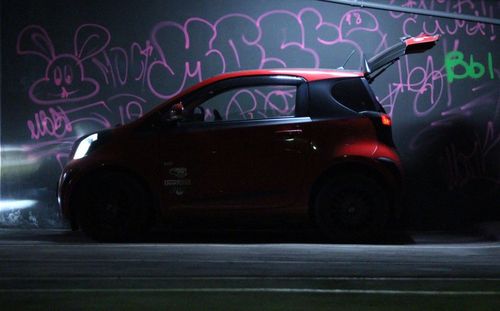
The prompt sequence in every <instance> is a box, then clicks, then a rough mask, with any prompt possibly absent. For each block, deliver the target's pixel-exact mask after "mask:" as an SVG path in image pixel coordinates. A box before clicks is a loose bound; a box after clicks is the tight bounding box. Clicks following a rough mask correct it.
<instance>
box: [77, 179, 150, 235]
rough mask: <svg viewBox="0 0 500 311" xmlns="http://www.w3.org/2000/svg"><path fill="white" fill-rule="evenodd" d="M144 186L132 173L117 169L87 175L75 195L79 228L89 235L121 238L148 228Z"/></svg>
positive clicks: (140, 232) (147, 207) (139, 233)
mask: <svg viewBox="0 0 500 311" xmlns="http://www.w3.org/2000/svg"><path fill="white" fill-rule="evenodd" d="M147 202H148V200H147V195H146V191H145V190H144V188H143V187H142V186H141V185H140V184H139V183H138V182H137V181H136V180H135V179H134V178H132V177H130V176H128V175H125V174H122V173H116V172H106V173H101V174H99V175H96V176H92V178H87V179H86V181H85V182H84V183H83V184H82V185H81V187H80V189H79V191H78V194H77V196H76V199H75V204H76V208H77V219H78V223H79V225H80V228H81V229H82V231H83V232H84V233H85V234H87V235H88V236H90V237H91V238H92V239H95V240H98V241H103V242H122V241H128V240H131V239H134V238H137V237H139V236H140V235H141V234H142V233H143V232H144V231H145V229H146V228H147V224H148V212H149V206H148V204H147Z"/></svg>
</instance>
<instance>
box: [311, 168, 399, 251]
mask: <svg viewBox="0 0 500 311" xmlns="http://www.w3.org/2000/svg"><path fill="white" fill-rule="evenodd" d="M389 203H390V201H389V197H388V194H387V192H386V191H385V189H384V187H382V185H381V184H380V183H379V182H378V181H377V180H375V179H373V178H371V177H368V176H364V175H362V174H344V175H341V176H336V177H335V178H331V179H329V180H328V181H327V182H326V183H324V184H323V186H322V187H321V188H320V190H319V191H318V193H317V196H316V198H315V200H314V206H313V208H314V210H313V212H314V218H315V221H316V223H317V225H318V227H319V229H320V230H321V231H322V232H323V233H324V234H325V236H327V237H328V238H330V239H332V240H343V241H366V240H372V239H376V238H377V237H380V236H381V235H382V234H383V231H384V228H385V225H386V224H387V222H388V219H389V216H390V204H389Z"/></svg>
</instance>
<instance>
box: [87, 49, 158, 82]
mask: <svg viewBox="0 0 500 311" xmlns="http://www.w3.org/2000/svg"><path fill="white" fill-rule="evenodd" d="M152 54H153V46H152V45H151V43H150V41H149V40H146V42H145V44H144V46H142V45H141V44H140V43H138V42H134V43H132V44H131V45H130V47H129V48H128V49H126V48H122V47H116V46H115V47H112V48H110V49H109V50H106V51H103V53H102V55H101V56H100V57H94V58H92V62H93V63H94V64H95V65H96V66H97V67H98V68H99V71H100V72H101V74H102V77H103V78H104V82H105V83H106V84H111V85H112V86H113V87H117V86H125V85H127V84H128V83H131V82H135V81H141V82H142V84H143V85H144V83H145V81H146V74H147V70H148V67H149V64H150V61H151V56H152Z"/></svg>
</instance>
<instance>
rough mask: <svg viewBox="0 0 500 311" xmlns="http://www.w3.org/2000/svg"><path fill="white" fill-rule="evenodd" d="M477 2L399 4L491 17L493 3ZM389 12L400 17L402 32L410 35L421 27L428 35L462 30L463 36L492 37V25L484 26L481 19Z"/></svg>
mask: <svg viewBox="0 0 500 311" xmlns="http://www.w3.org/2000/svg"><path fill="white" fill-rule="evenodd" d="M398 2H399V1H398ZM390 3H391V4H394V3H395V0H391V1H390ZM480 3H481V4H480V5H479V4H478V3H476V4H475V3H474V2H473V1H471V0H457V1H455V2H454V4H453V1H444V0H418V1H415V0H406V1H405V2H404V3H403V4H401V6H403V7H408V8H419V9H425V10H437V11H444V12H452V13H458V14H468V15H472V16H483V17H492V18H493V17H494V16H493V10H494V7H495V5H496V4H494V3H489V4H486V3H485V1H481V2H480ZM398 4H399V3H398ZM390 14H391V16H392V17H393V18H395V19H401V20H402V25H403V33H404V34H405V35H412V34H415V33H419V32H421V31H423V32H424V33H427V34H432V35H434V34H440V35H450V36H455V35H458V34H465V35H467V36H476V35H480V36H485V37H489V39H490V40H491V41H494V40H495V39H496V34H495V27H494V26H493V25H491V26H490V27H486V25H485V24H484V23H481V22H466V21H463V20H458V19H456V20H451V19H439V18H430V19H429V18H427V17H425V16H420V15H414V14H411V15H409V14H404V13H395V12H391V13H390Z"/></svg>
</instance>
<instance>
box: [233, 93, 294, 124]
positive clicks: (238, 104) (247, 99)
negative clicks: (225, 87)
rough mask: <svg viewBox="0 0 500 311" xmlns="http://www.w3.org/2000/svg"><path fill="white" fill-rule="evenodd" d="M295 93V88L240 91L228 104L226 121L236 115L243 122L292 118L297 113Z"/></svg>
mask: <svg viewBox="0 0 500 311" xmlns="http://www.w3.org/2000/svg"><path fill="white" fill-rule="evenodd" d="M295 93H296V89H295V87H291V88H282V87H280V88H279V89H274V90H266V89H258V88H255V89H241V90H238V91H237V92H235V93H234V94H233V95H232V96H231V98H230V99H229V101H228V103H227V104H226V108H225V120H229V119H230V118H231V116H232V115H235V114H236V115H238V116H239V118H241V119H243V120H251V119H262V118H272V117H283V116H291V115H293V113H294V112H295Z"/></svg>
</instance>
